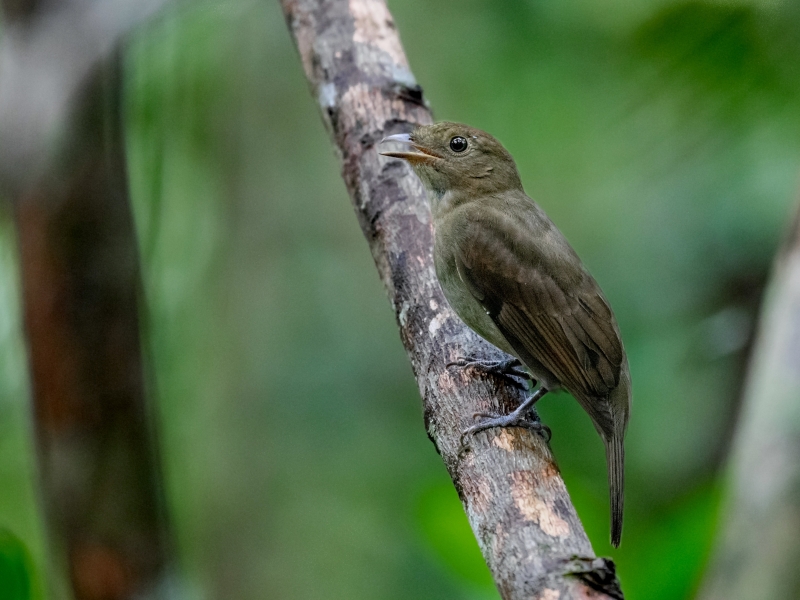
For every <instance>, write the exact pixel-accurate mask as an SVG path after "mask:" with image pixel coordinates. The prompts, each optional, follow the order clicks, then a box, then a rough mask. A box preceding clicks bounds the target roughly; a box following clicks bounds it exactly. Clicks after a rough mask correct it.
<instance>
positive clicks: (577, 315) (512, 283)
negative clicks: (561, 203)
mask: <svg viewBox="0 0 800 600" xmlns="http://www.w3.org/2000/svg"><path fill="white" fill-rule="evenodd" d="M495 216H496V217H497V218H495V219H487V218H480V217H479V218H472V219H468V220H467V223H466V224H465V229H464V234H465V235H463V236H460V237H461V243H460V244H458V247H457V249H456V253H455V254H456V267H457V269H458V273H459V276H460V277H461V279H462V281H463V282H464V284H465V286H466V287H467V289H469V291H470V293H471V294H472V295H473V296H474V297H475V298H476V299H477V300H478V301H480V302H481V304H482V305H483V307H484V308H485V309H486V311H487V312H488V313H489V315H490V316H491V318H492V319H493V320H494V322H495V324H496V325H497V326H498V328H499V329H500V331H501V332H502V333H503V335H504V336H506V338H507V340H508V342H509V343H510V344H511V346H512V347H513V348H514V349H515V350H516V351H517V352H518V354H519V355H520V358H522V359H523V360H524V359H525V357H526V356H529V357H532V358H533V359H535V360H536V361H538V362H539V363H541V365H542V366H543V367H544V368H546V369H547V370H548V371H550V372H551V373H552V374H553V375H554V376H555V377H557V378H558V380H559V381H560V383H561V385H562V386H563V387H565V388H566V389H568V390H569V391H570V392H572V393H573V394H575V395H582V396H584V397H587V396H588V397H598V396H606V395H607V394H608V393H609V391H610V390H612V389H614V388H615V387H617V385H618V384H619V378H620V369H621V364H622V361H623V350H622V343H621V341H620V339H619V334H618V333H617V330H616V327H615V324H614V317H613V315H612V313H611V310H610V308H609V307H608V304H607V303H606V301H605V299H604V298H603V295H602V292H601V291H600V288H599V287H598V285H597V283H596V282H595V281H594V279H592V277H591V275H589V274H588V273H587V272H586V270H585V269H584V268H583V267H582V265H581V264H580V261H579V260H577V255H575V254H574V251H573V250H572V249H571V248H570V247H569V245H568V243H567V242H566V240H564V238H563V237H562V236H561V235H560V233H558V231H557V230H556V229H555V227H553V228H552V231H551V235H549V236H548V238H547V239H546V240H544V239H542V240H536V239H533V236H532V235H531V232H530V231H529V230H528V228H526V227H525V225H524V222H520V221H514V220H512V219H510V218H508V217H507V216H505V215H501V216H497V215H495ZM543 244H545V246H544V247H543ZM547 244H549V245H547ZM573 258H574V259H575V260H573Z"/></svg>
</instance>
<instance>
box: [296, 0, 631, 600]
mask: <svg viewBox="0 0 800 600" xmlns="http://www.w3.org/2000/svg"><path fill="white" fill-rule="evenodd" d="M281 5H282V7H283V11H284V14H285V16H286V20H287V23H288V25H289V29H290V31H291V33H292V36H293V38H294V41H295V43H296V45H297V48H298V51H299V54H300V59H301V61H302V64H303V68H304V70H305V73H306V76H307V78H308V80H309V82H310V84H311V90H312V93H313V95H314V98H316V100H317V102H318V103H319V107H320V110H321V111H322V117H323V120H324V122H325V125H326V126H327V128H328V130H329V132H330V134H331V137H332V139H333V143H334V147H335V148H336V151H337V154H338V156H339V158H340V160H341V164H342V176H343V178H344V181H345V184H346V186H347V189H348V191H349V193H350V197H351V199H352V201H353V205H354V207H355V211H356V215H357V217H358V220H359V222H360V224H361V228H362V230H363V232H364V235H365V236H366V238H367V241H368V242H369V246H370V250H371V251H372V255H373V258H374V260H375V263H376V266H377V268H378V272H379V274H380V277H381V279H382V281H383V283H384V285H385V287H386V290H387V292H388V295H389V299H390V301H391V303H392V306H393V308H394V310H395V313H396V316H397V323H398V326H399V328H400V336H401V338H402V341H403V344H404V345H405V348H406V351H407V353H408V356H409V359H410V361H411V365H412V368H413V370H414V375H415V376H416V379H417V383H418V385H419V389H420V393H421V395H422V398H423V404H424V418H425V427H426V429H427V431H428V435H429V437H430V439H431V441H432V442H433V443H434V445H435V447H436V450H437V451H438V452H439V454H440V455H441V456H442V459H443V460H444V462H445V465H446V466H447V469H448V471H449V473H450V476H451V477H452V479H453V483H454V485H455V487H456V490H457V491H458V493H459V496H460V498H461V501H462V503H463V505H464V509H465V510H466V513H467V516H468V517H469V521H470V523H471V525H472V529H473V531H474V533H475V536H476V538H477V540H478V544H479V545H480V548H481V551H482V552H483V555H484V557H485V559H486V562H487V563H488V565H489V568H490V570H491V572H492V575H493V577H494V580H495V582H496V584H497V587H498V589H499V590H500V594H501V596H502V597H503V598H505V599H509V600H510V599H522V598H525V599H531V598H535V599H539V600H567V599H572V598H576V599H577V598H615V599H620V598H622V592H621V590H620V587H619V582H618V581H617V578H616V575H615V570H614V564H613V563H612V562H611V561H610V560H608V559H604V558H596V556H595V554H594V552H593V550H592V546H591V544H590V542H589V539H588V538H587V536H586V533H585V532H584V530H583V527H582V525H581V522H580V520H579V519H578V516H577V514H576V512H575V509H574V507H573V506H572V503H571V501H570V498H569V495H568V493H567V490H566V488H565V486H564V482H563V480H562V479H561V476H560V474H559V470H558V467H557V466H556V464H555V461H554V459H553V456H552V454H551V452H550V449H549V447H548V445H547V443H546V441H545V440H544V439H543V438H542V437H541V436H540V435H537V434H534V433H531V432H530V431H527V430H522V429H518V428H514V429H502V430H501V429H494V430H490V431H487V432H485V433H481V434H478V435H477V436H476V437H475V438H474V440H473V442H472V445H471V450H470V451H468V452H461V453H460V452H459V449H460V434H461V431H462V430H464V429H465V428H467V427H468V426H470V425H472V424H473V414H474V413H475V412H478V411H487V410H495V411H496V410H502V411H504V412H505V411H509V410H510V409H512V408H514V407H516V406H517V405H518V404H519V403H520V402H521V400H522V398H523V396H522V393H521V392H520V390H519V389H517V388H515V387H514V386H512V385H509V383H508V382H507V381H504V380H502V379H498V378H494V377H486V376H482V375H480V374H478V373H475V372H474V371H471V370H463V369H458V368H447V366H446V365H447V363H449V362H451V361H453V360H455V359H457V358H459V357H463V356H476V357H483V358H487V359H500V358H507V357H506V356H505V355H502V353H501V352H500V351H499V350H497V349H496V348H494V347H492V346H491V345H489V344H488V343H486V342H484V341H483V340H481V339H480V338H479V337H478V336H477V335H476V334H474V333H473V332H472V331H471V330H469V329H468V328H467V327H466V326H465V325H464V324H463V323H462V322H461V321H460V320H459V319H458V317H457V316H456V315H455V313H453V311H452V310H451V309H450V307H449V306H448V304H447V301H446V300H445V299H444V296H443V295H442V292H441V290H440V288H439V284H438V281H437V280H436V276H435V273H434V269H433V260H432V254H431V250H432V244H433V235H432V228H431V215H430V210H429V207H428V203H427V200H426V198H425V191H424V189H423V188H422V185H421V183H420V182H419V180H418V179H417V178H416V176H415V175H413V174H412V172H411V170H410V169H409V167H408V166H407V165H405V164H404V163H403V162H402V161H399V160H395V159H390V158H386V157H383V156H380V155H379V154H378V151H377V149H376V145H377V143H378V142H380V140H381V139H382V138H383V137H384V136H386V135H390V134H393V133H399V132H408V131H411V130H412V129H413V127H414V125H416V124H423V123H430V122H431V113H430V110H429V109H428V106H427V104H426V103H425V101H424V100H423V96H422V90H421V88H420V87H419V86H418V85H417V84H416V82H415V80H414V77H413V75H412V74H411V71H410V69H409V65H408V61H407V60H406V57H405V54H404V52H403V49H402V46H401V44H400V39H399V36H398V33H397V30H396V28H395V25H394V21H393V19H392V16H391V14H390V13H389V10H388V8H387V7H386V4H385V3H384V2H383V0H349V1H347V0H327V1H323V0H281ZM557 433H558V432H557Z"/></svg>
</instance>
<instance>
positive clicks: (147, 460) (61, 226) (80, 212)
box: [0, 0, 168, 600]
mask: <svg viewBox="0 0 800 600" xmlns="http://www.w3.org/2000/svg"><path fill="white" fill-rule="evenodd" d="M51 4H53V7H64V6H66V4H65V3H51ZM35 6H37V3H36V2H33V1H32V0H26V1H20V0H13V1H11V0H6V1H4V2H3V3H2V7H3V8H4V10H5V16H6V18H7V19H8V21H7V23H6V25H7V30H6V31H5V33H6V34H7V38H12V39H20V40H24V39H27V38H28V37H36V35H37V31H38V30H37V27H38V26H39V25H38V23H40V22H43V21H46V20H47V19H46V15H44V14H41V15H40V14H36V15H35V11H33V8H34V7H35ZM48 6H50V5H48ZM51 8H52V7H51ZM34 15H35V16H36V18H35V19H34V18H33V16H34ZM29 18H30V20H29ZM39 33H41V32H39ZM74 35H75V34H73V37H74ZM70 39H71V38H70ZM61 41H64V40H61ZM72 43H74V44H77V45H80V44H82V43H83V44H88V45H89V46H91V41H90V40H87V39H86V38H81V39H80V40H74V39H72ZM65 44H66V42H65ZM66 45H67V46H68V44H66ZM11 47H12V46H10V45H9V44H5V45H4V46H3V52H4V54H3V56H2V57H0V58H1V59H2V60H1V61H0V62H2V64H3V69H2V78H0V79H2V82H3V83H8V81H10V80H11V79H13V77H12V75H13V76H16V75H19V77H28V78H30V79H31V80H34V79H37V78H41V80H42V81H44V80H47V81H50V83H52V84H53V85H54V86H57V85H63V86H64V90H69V93H68V94H67V95H68V96H69V100H68V101H66V100H65V106H69V110H68V111H66V112H64V114H63V115H62V116H63V117H64V120H63V122H62V121H58V122H57V124H56V121H53V123H52V124H53V126H54V127H56V128H57V129H58V130H59V131H63V132H66V133H67V135H64V136H63V138H62V139H63V141H62V142H61V145H60V146H58V147H51V148H49V149H48V152H47V154H48V157H47V159H44V157H43V156H41V155H39V156H37V155H36V153H31V152H27V151H26V152H22V153H15V151H14V149H13V146H14V145H15V144H18V146H19V147H26V146H28V141H29V139H28V138H29V137H30V136H34V137H36V136H37V135H38V133H41V132H33V131H31V130H30V129H29V128H27V127H23V126H19V123H13V122H12V123H9V122H6V121H7V120H8V119H11V118H12V117H14V116H18V115H19V111H24V110H25V107H26V102H25V98H24V97H22V96H21V95H20V96H18V97H16V98H15V101H14V102H13V103H11V105H13V107H14V110H6V109H7V108H8V106H11V105H8V104H4V108H3V110H2V111H0V114H1V115H2V118H3V119H4V120H5V121H4V122H3V123H2V127H0V129H2V131H3V132H6V133H8V132H16V133H15V135H10V136H7V137H6V138H4V139H3V143H4V151H3V152H2V159H3V160H4V161H5V162H4V165H3V166H2V168H0V174H7V173H10V172H14V175H13V176H12V177H8V178H6V177H0V183H1V184H2V187H3V189H4V190H6V191H7V193H9V196H10V197H9V199H10V200H11V201H12V202H13V212H14V218H15V221H16V226H17V238H18V242H19V254H20V259H21V269H20V271H21V275H22V288H23V306H24V317H25V329H26V335H27V343H28V353H29V364H30V376H31V389H32V393H33V404H34V411H33V412H34V427H35V432H36V442H37V451H38V459H39V472H40V482H41V484H40V485H41V487H40V489H41V493H42V497H43V504H44V509H45V522H46V526H47V531H48V537H49V540H50V545H51V555H52V558H53V561H54V562H55V563H56V564H55V565H51V570H52V567H53V566H55V568H56V569H64V570H66V571H67V576H66V578H67V579H68V580H69V582H70V584H71V594H69V595H70V597H74V598H75V599H76V600H118V599H119V600H122V599H131V598H139V599H144V598H155V597H160V596H163V594H164V593H165V590H164V589H163V588H164V578H165V574H166V570H167V564H168V541H167V535H166V532H167V523H166V518H165V516H164V515H165V513H164V510H163V501H162V496H161V485H160V481H159V469H158V462H157V457H156V451H155V450H154V448H155V440H154V437H155V436H154V434H153V431H152V425H151V421H150V415H149V414H148V408H147V405H146V399H145V380H144V371H143V364H142V355H141V344H140V337H139V335H140V334H139V317H138V300H139V290H140V274H139V257H138V249H137V244H136V236H135V232H134V228H133V219H132V214H131V208H130V205H129V196H128V181H127V170H126V164H125V156H124V141H123V135H122V115H121V98H120V96H121V66H120V65H121V61H120V59H119V57H118V56H112V57H111V58H109V59H108V60H106V61H105V63H104V66H102V65H100V66H99V65H98V63H94V67H93V69H91V70H89V67H90V66H91V65H90V64H88V63H87V64H86V65H85V66H86V69H87V71H88V72H79V71H76V72H75V73H72V74H73V75H75V77H76V78H77V80H76V81H71V80H69V78H68V77H66V75H65V74H64V73H63V72H61V71H58V70H57V71H55V72H49V71H48V70H47V69H45V70H44V71H43V72H37V73H32V72H29V71H28V70H27V68H28V67H31V68H34V67H37V66H38V67H41V66H43V65H45V64H46V63H47V62H48V61H49V60H51V59H52V61H55V62H58V61H61V62H69V60H70V59H69V58H68V57H67V56H58V55H53V56H50V55H49V54H48V55H47V56H44V55H42V56H40V57H39V58H40V59H41V60H39V61H38V62H37V61H29V60H26V59H25V58H23V56H24V55H25V52H26V50H25V48H26V46H25V45H24V44H18V45H17V49H18V52H12V51H11V50H9V49H10V48H11ZM52 49H53V48H51V50H52ZM63 50H64V52H68V48H66V47H65V49H63ZM98 56H99V55H98ZM16 61H18V62H16ZM55 62H52V63H50V64H55ZM54 73H56V74H57V75H58V77H56V79H55V80H54V81H51V80H50V79H48V77H50V76H53V74H54ZM62 75H63V76H65V79H63V80H62V79H60V77H61V76H62ZM9 78H11V79H9ZM34 87H35V86H34ZM48 89H55V88H48ZM24 91H25V90H24V89H20V88H17V89H15V90H13V92H14V93H13V94H12V92H11V91H9V90H8V89H6V93H5V95H3V96H2V100H3V102H6V101H8V100H9V98H11V97H12V96H13V95H14V94H17V95H19V94H22V93H23V92H24ZM62 91H63V90H62ZM28 100H29V102H28V104H27V106H29V108H30V112H29V114H27V116H26V117H25V118H24V119H23V123H28V122H41V120H42V115H41V114H39V112H38V111H39V110H41V109H42V107H43V104H42V102H37V101H36V99H35V98H34V99H30V98H29V99H28ZM52 142H53V140H51V146H55V145H54V144H53V143H52ZM37 144H38V142H37V143H36V144H33V145H30V147H34V146H37ZM37 147H38V146H37ZM33 162H35V163H37V164H36V165H34V166H32V164H31V163H33ZM17 171H20V172H24V173H26V176H25V177H19V176H18V175H19V173H18V172H17ZM33 173H36V174H37V176H36V177H35V178H33V177H32V176H31V174H33ZM62 594H66V592H65V591H64V590H61V589H58V588H56V589H54V590H51V595H52V596H53V597H61V596H62ZM0 596H2V594H1V593H0Z"/></svg>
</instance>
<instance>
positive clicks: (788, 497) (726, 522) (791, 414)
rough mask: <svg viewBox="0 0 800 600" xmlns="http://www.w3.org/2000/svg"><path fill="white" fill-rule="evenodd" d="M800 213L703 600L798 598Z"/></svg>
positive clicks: (768, 321) (753, 370)
mask: <svg viewBox="0 0 800 600" xmlns="http://www.w3.org/2000/svg"><path fill="white" fill-rule="evenodd" d="M799 564H800V209H798V211H797V214H796V216H795V219H794V222H793V224H792V226H791V229H790V235H789V237H788V239H787V241H786V243H785V245H784V247H783V249H782V250H781V251H780V252H779V253H778V256H777V259H776V262H775V266H774V270H773V275H772V280H771V282H770V283H769V285H768V288H767V294H766V298H765V301H764V306H763V308H762V313H761V319H760V324H759V331H758V334H757V340H756V345H755V348H754V352H753V356H752V359H751V362H750V371H749V373H748V376H747V382H746V385H745V390H744V404H743V408H742V411H741V413H740V419H739V425H738V429H737V432H736V436H735V438H734V442H733V448H732V453H731V473H730V483H729V496H728V500H727V507H726V510H725V513H724V518H723V521H722V529H721V532H720V543H719V547H718V548H717V551H716V555H715V556H714V559H713V561H712V566H711V569H710V570H709V573H708V576H707V580H706V582H705V585H704V587H703V589H702V591H701V593H700V595H699V598H701V599H702V600H739V599H741V600H745V599H747V600H750V599H752V598H758V599H759V600H796V599H797V598H800V568H799V567H798V565H799Z"/></svg>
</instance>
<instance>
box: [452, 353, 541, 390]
mask: <svg viewBox="0 0 800 600" xmlns="http://www.w3.org/2000/svg"><path fill="white" fill-rule="evenodd" d="M451 367H461V368H464V369H477V370H479V371H483V372H484V373H487V374H489V375H498V376H500V377H506V378H507V379H508V381H509V382H510V383H511V385H513V386H514V387H517V388H519V389H521V390H523V391H527V390H528V389H529V386H527V385H525V383H520V382H519V381H517V379H515V378H519V379H522V380H523V382H525V381H530V382H531V385H536V382H535V381H534V380H533V378H532V377H531V375H530V373H528V372H527V371H525V370H523V369H522V368H520V367H522V362H521V361H520V360H519V359H517V358H510V359H508V360H482V359H479V358H476V357H474V356H467V357H464V358H459V359H457V360H454V361H451V362H449V363H447V365H446V368H448V369H450V368H451Z"/></svg>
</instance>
